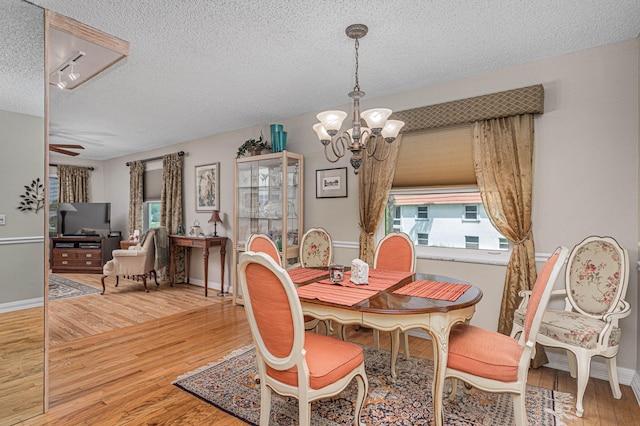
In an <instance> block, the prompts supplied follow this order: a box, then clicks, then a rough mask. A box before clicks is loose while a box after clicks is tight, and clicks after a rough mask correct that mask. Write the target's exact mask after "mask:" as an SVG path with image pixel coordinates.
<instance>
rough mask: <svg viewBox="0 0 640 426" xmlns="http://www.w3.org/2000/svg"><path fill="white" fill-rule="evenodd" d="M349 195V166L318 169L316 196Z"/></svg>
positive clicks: (336, 196)
mask: <svg viewBox="0 0 640 426" xmlns="http://www.w3.org/2000/svg"><path fill="white" fill-rule="evenodd" d="M346 196H347V168H346V167H340V168H337V169H323V170H316V198H343V197H346Z"/></svg>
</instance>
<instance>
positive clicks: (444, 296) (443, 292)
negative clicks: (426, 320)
mask: <svg viewBox="0 0 640 426" xmlns="http://www.w3.org/2000/svg"><path fill="white" fill-rule="evenodd" d="M469 288H471V285H469V284H455V283H445V282H440V281H431V280H418V281H413V282H411V283H409V284H407V285H405V286H404V287H402V288H400V289H398V290H396V291H394V292H393V293H394V294H402V295H405V296H417V297H425V298H428V299H438V300H447V301H449V302H454V301H456V300H458V298H459V297H460V296H462V294H463V293H464V292H465V291H467V290H468V289H469Z"/></svg>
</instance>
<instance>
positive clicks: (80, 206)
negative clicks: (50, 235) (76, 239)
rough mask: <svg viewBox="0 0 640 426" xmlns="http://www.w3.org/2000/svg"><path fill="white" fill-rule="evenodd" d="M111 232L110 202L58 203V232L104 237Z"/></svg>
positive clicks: (70, 234)
mask: <svg viewBox="0 0 640 426" xmlns="http://www.w3.org/2000/svg"><path fill="white" fill-rule="evenodd" d="M110 232H111V203H60V204H59V205H58V233H60V234H62V235H63V236H86V237H106V236H108V235H109V233H110Z"/></svg>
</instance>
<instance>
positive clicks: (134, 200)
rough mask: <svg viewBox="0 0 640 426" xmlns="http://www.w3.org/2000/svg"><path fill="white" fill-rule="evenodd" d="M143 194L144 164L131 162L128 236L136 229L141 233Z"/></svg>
mask: <svg viewBox="0 0 640 426" xmlns="http://www.w3.org/2000/svg"><path fill="white" fill-rule="evenodd" d="M143 193H144V163H143V162H142V161H133V162H132V163H131V164H129V229H128V231H129V235H133V231H134V230H136V229H138V230H140V231H142V225H143V224H142V215H143V211H142V209H143Z"/></svg>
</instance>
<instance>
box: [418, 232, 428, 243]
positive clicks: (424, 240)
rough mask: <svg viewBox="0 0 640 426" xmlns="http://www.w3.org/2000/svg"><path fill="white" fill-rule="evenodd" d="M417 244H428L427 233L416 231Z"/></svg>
mask: <svg viewBox="0 0 640 426" xmlns="http://www.w3.org/2000/svg"><path fill="white" fill-rule="evenodd" d="M418 245H421V246H428V245H429V234H424V233H421V232H418Z"/></svg>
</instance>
